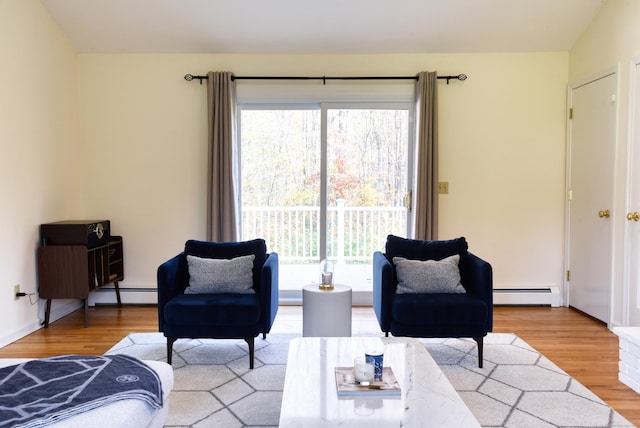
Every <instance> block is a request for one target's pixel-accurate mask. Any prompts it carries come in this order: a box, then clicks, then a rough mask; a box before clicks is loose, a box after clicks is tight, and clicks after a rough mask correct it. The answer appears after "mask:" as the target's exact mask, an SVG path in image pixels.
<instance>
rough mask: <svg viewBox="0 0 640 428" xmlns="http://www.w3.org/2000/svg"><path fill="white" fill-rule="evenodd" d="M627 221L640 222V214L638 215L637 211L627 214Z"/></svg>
mask: <svg viewBox="0 0 640 428" xmlns="http://www.w3.org/2000/svg"><path fill="white" fill-rule="evenodd" d="M627 220H633V221H638V220H640V214H638V211H636V212H633V213H629V214H627Z"/></svg>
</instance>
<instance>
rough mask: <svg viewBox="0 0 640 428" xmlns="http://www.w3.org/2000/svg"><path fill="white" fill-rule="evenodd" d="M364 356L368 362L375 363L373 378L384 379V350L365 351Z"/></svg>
mask: <svg viewBox="0 0 640 428" xmlns="http://www.w3.org/2000/svg"><path fill="white" fill-rule="evenodd" d="M364 356H365V359H366V361H367V363H373V379H374V380H380V379H382V367H383V366H382V364H383V359H384V354H383V353H382V351H370V352H365V354H364Z"/></svg>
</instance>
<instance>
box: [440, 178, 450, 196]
mask: <svg viewBox="0 0 640 428" xmlns="http://www.w3.org/2000/svg"><path fill="white" fill-rule="evenodd" d="M438 193H439V194H441V195H446V194H448V193H449V182H448V181H440V182H438Z"/></svg>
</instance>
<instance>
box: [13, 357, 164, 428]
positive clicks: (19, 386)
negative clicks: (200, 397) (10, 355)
mask: <svg viewBox="0 0 640 428" xmlns="http://www.w3.org/2000/svg"><path fill="white" fill-rule="evenodd" d="M132 398H133V399H139V400H142V401H144V402H145V403H147V404H148V405H149V406H150V407H151V409H153V411H155V409H159V408H161V407H162V385H161V383H160V378H159V377H158V375H157V373H156V372H155V371H153V370H152V369H151V368H149V367H148V366H147V365H146V364H144V363H143V362H142V361H140V360H138V359H137V358H134V357H130V356H128V355H102V356H86V355H62V356H56V357H50V358H43V359H39V360H32V361H27V362H26V363H22V364H18V365H15V366H10V367H5V368H1V369H0V427H3V428H4V427H41V426H46V425H48V424H51V423H54V422H60V421H62V420H65V419H67V418H70V417H72V416H75V415H77V414H79V413H82V412H86V411H89V410H92V409H95V408H98V407H101V406H105V405H108V404H111V403H114V402H116V401H119V400H127V399H132Z"/></svg>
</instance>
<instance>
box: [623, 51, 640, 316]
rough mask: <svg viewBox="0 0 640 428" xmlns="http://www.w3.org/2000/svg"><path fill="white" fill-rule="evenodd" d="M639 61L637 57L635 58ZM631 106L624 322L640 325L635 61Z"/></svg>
mask: <svg viewBox="0 0 640 428" xmlns="http://www.w3.org/2000/svg"><path fill="white" fill-rule="evenodd" d="M639 62H640V61H639ZM632 78H633V79H634V81H633V82H632V85H631V88H632V89H633V92H632V93H631V97H632V102H633V104H632V105H633V108H632V109H631V114H632V116H631V119H630V120H631V126H632V135H631V137H632V140H631V148H630V153H629V156H630V159H631V162H630V164H629V165H630V169H629V174H628V177H627V179H628V182H627V188H628V189H629V193H628V198H627V212H626V213H625V214H626V217H627V239H628V241H627V242H628V247H627V248H628V251H627V254H626V255H627V260H626V266H627V273H628V280H627V281H626V297H627V298H626V299H625V304H626V305H628V307H627V310H628V315H629V316H628V325H640V292H639V290H638V288H640V221H639V220H640V218H639V217H640V214H638V213H639V212H640V64H639V63H636V64H635V68H634V71H633V73H632Z"/></svg>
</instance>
